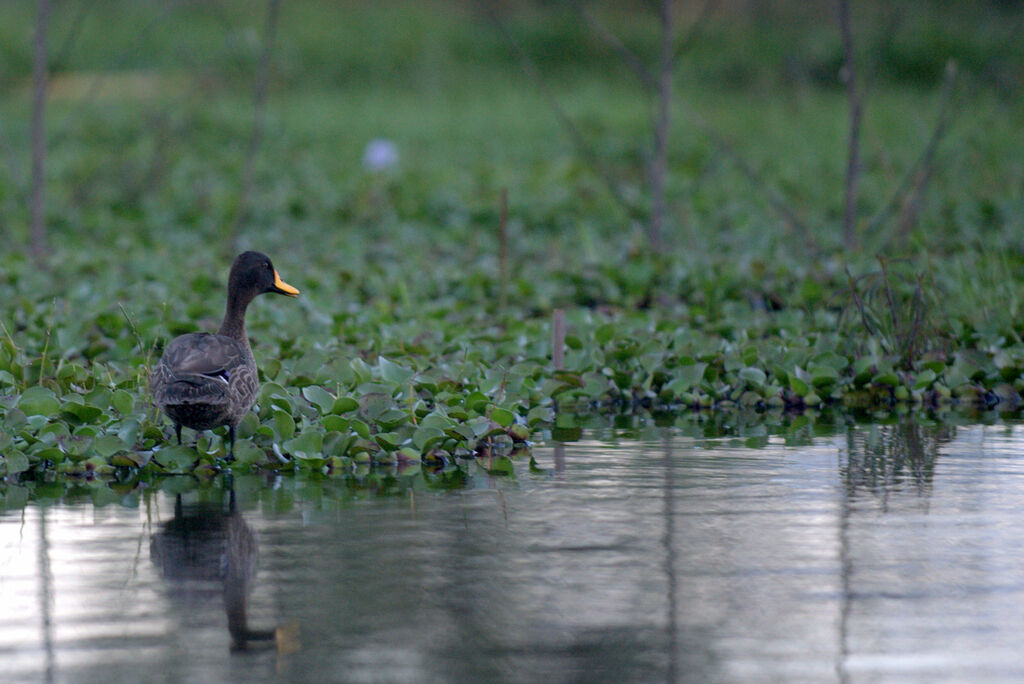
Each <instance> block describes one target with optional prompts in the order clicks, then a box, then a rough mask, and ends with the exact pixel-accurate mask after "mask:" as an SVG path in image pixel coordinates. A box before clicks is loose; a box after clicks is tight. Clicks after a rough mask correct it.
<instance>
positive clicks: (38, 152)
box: [32, 0, 50, 264]
mask: <svg viewBox="0 0 1024 684" xmlns="http://www.w3.org/2000/svg"><path fill="white" fill-rule="evenodd" d="M49 24H50V0H37V3H36V31H35V36H34V38H33V43H34V51H33V54H32V256H33V257H35V260H36V262H37V263H39V264H42V263H43V260H44V257H45V255H46V216H45V210H46V206H45V197H44V194H43V193H44V190H45V187H44V186H45V181H46V178H45V176H46V119H45V116H46V86H47V71H48V70H47V65H46V33H47V29H48V28H49Z"/></svg>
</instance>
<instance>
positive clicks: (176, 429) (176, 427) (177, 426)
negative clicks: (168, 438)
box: [174, 423, 181, 446]
mask: <svg viewBox="0 0 1024 684" xmlns="http://www.w3.org/2000/svg"><path fill="white" fill-rule="evenodd" d="M174 432H175V434H177V435H178V446H181V423H175V424H174Z"/></svg>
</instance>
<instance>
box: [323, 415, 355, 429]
mask: <svg viewBox="0 0 1024 684" xmlns="http://www.w3.org/2000/svg"><path fill="white" fill-rule="evenodd" d="M321 422H322V423H323V426H324V429H325V430H328V431H335V432H345V431H347V430H348V429H349V428H350V427H351V426H352V421H351V420H349V419H348V418H342V417H341V416H335V415H330V416H324V418H323V420H322V421H321Z"/></svg>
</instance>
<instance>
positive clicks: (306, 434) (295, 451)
mask: <svg viewBox="0 0 1024 684" xmlns="http://www.w3.org/2000/svg"><path fill="white" fill-rule="evenodd" d="M323 445H324V434H323V433H322V432H321V431H319V430H303V431H302V434H300V435H299V436H298V437H296V438H295V439H290V440H288V441H287V442H285V443H284V444H282V445H281V447H282V448H283V449H284V451H286V452H287V453H289V454H291V455H292V456H294V457H295V458H299V459H304V460H308V459H317V458H323Z"/></svg>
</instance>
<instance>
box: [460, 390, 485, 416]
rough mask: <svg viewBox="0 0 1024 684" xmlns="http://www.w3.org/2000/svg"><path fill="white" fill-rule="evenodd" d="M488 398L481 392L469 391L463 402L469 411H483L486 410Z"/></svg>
mask: <svg viewBox="0 0 1024 684" xmlns="http://www.w3.org/2000/svg"><path fill="white" fill-rule="evenodd" d="M488 402H489V400H488V398H487V397H486V396H485V395H484V394H483V393H481V392H475V391H474V392H470V393H469V394H468V395H467V396H466V399H465V401H464V402H463V403H464V404H465V406H466V408H468V409H469V410H470V411H476V412H477V413H483V412H484V411H486V410H487V404H488Z"/></svg>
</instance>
